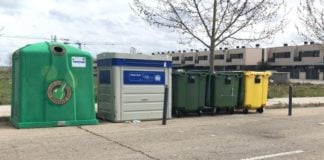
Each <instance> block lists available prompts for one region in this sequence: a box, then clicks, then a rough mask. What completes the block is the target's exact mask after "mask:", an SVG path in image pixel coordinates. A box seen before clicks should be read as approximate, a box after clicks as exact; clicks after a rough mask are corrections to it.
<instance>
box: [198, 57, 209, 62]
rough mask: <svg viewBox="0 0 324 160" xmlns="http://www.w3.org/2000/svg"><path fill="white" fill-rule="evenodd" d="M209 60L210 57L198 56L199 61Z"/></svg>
mask: <svg viewBox="0 0 324 160" xmlns="http://www.w3.org/2000/svg"><path fill="white" fill-rule="evenodd" d="M206 60H208V56H198V61H206Z"/></svg>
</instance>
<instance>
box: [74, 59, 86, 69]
mask: <svg viewBox="0 0 324 160" xmlns="http://www.w3.org/2000/svg"><path fill="white" fill-rule="evenodd" d="M86 66H87V61H86V58H85V57H72V67H82V68H84V67H86Z"/></svg>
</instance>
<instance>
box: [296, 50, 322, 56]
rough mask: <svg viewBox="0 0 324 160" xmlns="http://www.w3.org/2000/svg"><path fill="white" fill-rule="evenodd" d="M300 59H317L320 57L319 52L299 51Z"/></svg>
mask: <svg viewBox="0 0 324 160" xmlns="http://www.w3.org/2000/svg"><path fill="white" fill-rule="evenodd" d="M299 56H300V57H319V56H320V51H319V50H315V51H303V52H302V51H301V52H299Z"/></svg>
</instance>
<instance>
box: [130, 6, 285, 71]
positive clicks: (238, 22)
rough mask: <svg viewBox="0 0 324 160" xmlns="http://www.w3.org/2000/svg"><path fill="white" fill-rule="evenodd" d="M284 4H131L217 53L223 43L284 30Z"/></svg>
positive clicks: (152, 20)
mask: <svg viewBox="0 0 324 160" xmlns="http://www.w3.org/2000/svg"><path fill="white" fill-rule="evenodd" d="M284 6H285V3H284V1H283V0H282V1H280V0H276V1H274V0H154V1H145V0H133V4H132V5H131V8H132V9H133V10H134V11H135V12H136V13H137V14H138V15H139V16H141V17H142V18H143V19H144V20H145V21H147V22H148V23H149V24H151V25H156V26H158V27H160V26H161V27H167V28H170V29H173V30H175V31H180V32H181V33H182V34H184V35H186V36H188V37H191V39H192V40H197V41H199V42H201V43H202V44H203V45H204V46H205V47H207V48H209V49H210V57H214V50H215V48H216V47H217V46H218V45H220V44H224V45H230V44H231V43H234V42H238V41H240V42H242V41H245V42H252V41H259V40H263V39H268V38H270V37H272V36H273V35H274V34H275V33H277V32H279V31H280V30H282V29H283V27H284V24H285V21H284V17H281V16H280V14H279V11H280V10H282V9H283V8H285V7H284ZM210 59H211V60H210V65H211V66H214V65H213V63H214V61H213V58H210ZM211 68H213V67H211Z"/></svg>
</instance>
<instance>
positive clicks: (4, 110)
mask: <svg viewBox="0 0 324 160" xmlns="http://www.w3.org/2000/svg"><path fill="white" fill-rule="evenodd" d="M293 104H294V105H322V104H323V105H324V97H299V98H293ZM287 105H288V97H287V98H273V99H268V102H267V107H269V108H271V106H276V107H277V106H287ZM95 107H96V108H97V105H95ZM10 111H11V108H10V105H0V117H8V116H10ZM0 121H1V119H0Z"/></svg>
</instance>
